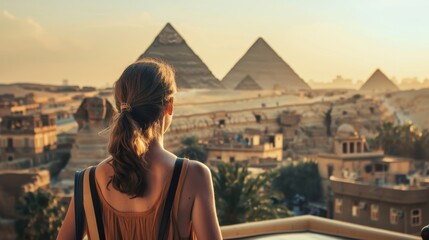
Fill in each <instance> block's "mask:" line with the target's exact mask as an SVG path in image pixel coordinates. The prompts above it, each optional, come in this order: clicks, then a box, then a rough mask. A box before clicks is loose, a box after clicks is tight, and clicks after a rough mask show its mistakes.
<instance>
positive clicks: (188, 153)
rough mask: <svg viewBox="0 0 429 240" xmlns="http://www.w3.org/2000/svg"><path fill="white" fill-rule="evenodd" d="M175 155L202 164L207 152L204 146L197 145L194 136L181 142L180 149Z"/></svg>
mask: <svg viewBox="0 0 429 240" xmlns="http://www.w3.org/2000/svg"><path fill="white" fill-rule="evenodd" d="M177 155H178V156H182V157H186V158H189V159H194V160H198V161H200V162H203V163H204V162H206V160H207V152H206V150H205V149H204V146H203V145H202V144H200V143H198V139H197V138H196V137H195V136H192V137H187V138H184V139H183V140H182V148H180V149H179V151H178V152H177Z"/></svg>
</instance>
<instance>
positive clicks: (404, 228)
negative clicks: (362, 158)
mask: <svg viewBox="0 0 429 240" xmlns="http://www.w3.org/2000/svg"><path fill="white" fill-rule="evenodd" d="M404 194H406V193H404ZM335 198H341V199H342V201H343V204H342V205H343V207H342V212H341V213H337V212H335V211H334V219H335V220H340V221H345V222H350V223H356V224H361V225H365V226H370V227H376V228H382V229H387V230H392V231H398V232H403V233H409V234H415V235H417V234H420V230H421V228H422V227H423V226H425V225H427V223H428V222H429V215H428V214H427V213H428V212H429V203H425V204H424V203H421V204H413V205H404V204H394V203H389V202H384V201H383V199H380V201H374V200H370V199H365V198H364V196H362V197H361V198H357V197H350V196H346V195H340V194H335V195H334V201H333V202H334V205H335ZM354 202H365V204H363V205H365V207H364V208H362V209H360V208H359V210H358V214H357V216H353V215H352V206H353V204H354ZM371 204H377V205H378V207H379V219H378V220H372V219H371ZM334 208H335V207H334ZM391 208H395V209H399V210H401V211H402V215H400V217H399V218H398V223H397V224H392V223H391V222H390V209H391ZM414 209H421V213H422V215H421V218H422V219H421V224H420V225H418V226H412V224H411V211H412V210H414Z"/></svg>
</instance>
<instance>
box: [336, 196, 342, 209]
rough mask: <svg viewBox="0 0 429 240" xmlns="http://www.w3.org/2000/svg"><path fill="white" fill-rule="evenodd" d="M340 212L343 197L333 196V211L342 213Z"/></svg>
mask: <svg viewBox="0 0 429 240" xmlns="http://www.w3.org/2000/svg"><path fill="white" fill-rule="evenodd" d="M342 212H343V199H342V198H335V213H342Z"/></svg>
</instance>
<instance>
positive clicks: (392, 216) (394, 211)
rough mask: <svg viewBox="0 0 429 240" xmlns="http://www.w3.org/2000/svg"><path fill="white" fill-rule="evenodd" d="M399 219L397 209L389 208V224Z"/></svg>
mask: <svg viewBox="0 0 429 240" xmlns="http://www.w3.org/2000/svg"><path fill="white" fill-rule="evenodd" d="M398 221H399V209H397V208H390V224H398Z"/></svg>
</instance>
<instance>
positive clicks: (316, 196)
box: [272, 162, 322, 201]
mask: <svg viewBox="0 0 429 240" xmlns="http://www.w3.org/2000/svg"><path fill="white" fill-rule="evenodd" d="M277 171H278V174H277V176H276V177H275V178H274V180H273V183H272V186H273V189H274V190H277V191H280V192H282V193H283V194H284V196H285V199H286V200H287V201H291V200H292V198H293V197H294V196H295V195H296V194H299V195H301V196H304V197H305V198H306V199H307V200H308V201H318V200H320V199H321V197H322V186H321V179H320V175H319V170H318V167H317V164H316V163H314V162H300V163H298V164H297V165H296V166H294V165H293V164H290V165H288V166H286V167H282V168H280V169H278V170H277Z"/></svg>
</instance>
